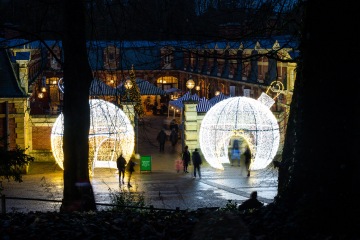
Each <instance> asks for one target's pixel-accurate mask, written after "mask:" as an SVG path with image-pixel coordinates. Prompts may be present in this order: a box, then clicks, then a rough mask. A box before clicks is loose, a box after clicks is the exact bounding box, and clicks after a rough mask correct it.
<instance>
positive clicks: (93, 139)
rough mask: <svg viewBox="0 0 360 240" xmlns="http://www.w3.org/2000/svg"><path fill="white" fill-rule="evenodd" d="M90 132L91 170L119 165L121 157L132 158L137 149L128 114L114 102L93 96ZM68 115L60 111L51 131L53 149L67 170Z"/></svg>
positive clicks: (60, 164) (59, 162)
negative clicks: (65, 121)
mask: <svg viewBox="0 0 360 240" xmlns="http://www.w3.org/2000/svg"><path fill="white" fill-rule="evenodd" d="M89 104H90V131H89V171H90V173H91V174H93V172H94V168H95V167H108V168H116V159H117V156H118V155H119V154H120V153H122V154H123V156H124V157H125V159H127V160H129V159H130V157H131V156H132V154H133V150H134V139H135V138H134V136H135V132H134V127H133V126H132V124H131V122H130V120H129V118H128V117H127V116H126V114H125V113H124V112H123V111H122V110H121V109H120V108H118V107H117V106H115V105H114V104H112V103H110V102H107V101H104V100H100V99H91V100H89ZM63 134H64V118H63V114H60V115H59V116H58V118H57V119H56V121H55V123H54V126H53V128H52V131H51V148H52V151H53V154H54V157H55V160H56V162H57V164H58V165H59V166H60V167H61V168H62V169H63V168H64V166H63V162H64V155H63V149H62V147H63V145H62V144H63Z"/></svg>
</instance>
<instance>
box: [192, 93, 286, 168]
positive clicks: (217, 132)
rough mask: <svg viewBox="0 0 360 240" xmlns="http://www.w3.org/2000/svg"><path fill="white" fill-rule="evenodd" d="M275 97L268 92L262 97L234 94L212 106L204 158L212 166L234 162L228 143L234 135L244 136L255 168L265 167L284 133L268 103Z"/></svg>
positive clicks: (204, 129)
mask: <svg viewBox="0 0 360 240" xmlns="http://www.w3.org/2000/svg"><path fill="white" fill-rule="evenodd" d="M271 100H272V99H271V98H270V97H269V96H268V95H266V94H265V93H262V95H261V96H260V98H259V100H255V99H252V98H248V97H231V98H228V99H225V100H222V101H221V102H219V103H217V104H215V105H214V106H213V107H212V108H210V110H209V111H208V112H207V113H206V115H205V117H204V119H203V120H202V122H201V126H200V133H199V143H200V148H201V152H202V153H203V155H204V158H205V159H206V161H207V162H208V163H209V164H210V165H211V166H212V167H214V168H218V169H224V167H223V165H222V164H223V163H230V160H229V156H228V144H229V141H230V139H231V138H232V137H234V136H238V137H239V138H241V139H243V141H245V142H246V145H247V146H248V147H249V148H250V151H251V155H252V160H251V165H250V169H251V170H259V169H263V168H265V167H266V166H267V165H268V164H269V163H270V162H271V161H272V160H273V158H274V156H275V155H276V153H277V150H278V147H279V142H280V132H279V125H278V123H277V120H276V118H275V116H274V115H273V113H272V112H271V111H270V109H269V106H268V105H269V102H271ZM272 101H273V100H272ZM263 102H264V103H265V104H264V103H263Z"/></svg>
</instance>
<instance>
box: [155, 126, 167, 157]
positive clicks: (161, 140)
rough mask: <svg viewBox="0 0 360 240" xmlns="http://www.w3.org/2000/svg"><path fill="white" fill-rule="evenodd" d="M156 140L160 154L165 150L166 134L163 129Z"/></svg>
mask: <svg viewBox="0 0 360 240" xmlns="http://www.w3.org/2000/svg"><path fill="white" fill-rule="evenodd" d="M156 140H157V141H158V143H159V145H160V152H164V149H165V141H166V133H165V131H164V129H161V131H160V132H159V133H158V135H157V137H156Z"/></svg>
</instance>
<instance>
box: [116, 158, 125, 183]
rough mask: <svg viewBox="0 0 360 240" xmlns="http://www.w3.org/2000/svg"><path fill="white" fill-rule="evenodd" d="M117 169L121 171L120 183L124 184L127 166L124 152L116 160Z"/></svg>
mask: <svg viewBox="0 0 360 240" xmlns="http://www.w3.org/2000/svg"><path fill="white" fill-rule="evenodd" d="M116 165H117V169H118V171H119V183H121V182H122V183H123V184H124V178H125V166H126V160H125V158H124V157H123V155H122V153H121V154H120V156H119V157H118V159H117V160H116Z"/></svg>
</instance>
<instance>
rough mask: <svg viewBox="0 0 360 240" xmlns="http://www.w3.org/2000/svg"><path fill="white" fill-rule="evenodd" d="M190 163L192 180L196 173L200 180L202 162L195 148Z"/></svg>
mask: <svg viewBox="0 0 360 240" xmlns="http://www.w3.org/2000/svg"><path fill="white" fill-rule="evenodd" d="M192 162H193V165H194V178H196V172H198V174H199V178H201V172H200V165H201V164H202V160H201V156H200V153H199V152H198V150H197V148H195V150H194V152H193V153H192Z"/></svg>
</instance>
